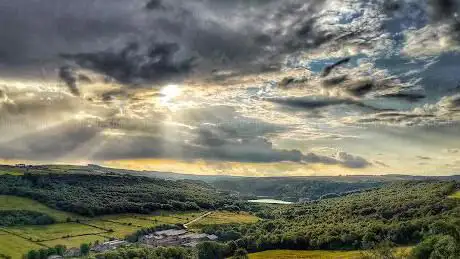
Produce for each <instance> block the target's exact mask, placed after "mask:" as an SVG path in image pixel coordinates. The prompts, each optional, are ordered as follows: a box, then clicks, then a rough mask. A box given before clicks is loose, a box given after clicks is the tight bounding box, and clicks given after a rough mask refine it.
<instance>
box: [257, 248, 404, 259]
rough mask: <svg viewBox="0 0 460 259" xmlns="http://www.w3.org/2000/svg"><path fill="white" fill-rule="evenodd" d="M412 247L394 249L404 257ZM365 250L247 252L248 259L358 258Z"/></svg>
mask: <svg viewBox="0 0 460 259" xmlns="http://www.w3.org/2000/svg"><path fill="white" fill-rule="evenodd" d="M411 249H412V247H398V248H396V249H395V250H394V254H395V255H396V256H401V257H403V258H406V257H407V256H408V255H409V254H410V251H411ZM366 254H367V251H359V250H355V251H328V250H305V251H302V250H270V251H264V252H259V253H253V254H249V259H316V258H318V259H320V258H321V259H323V258H324V259H329V258H330V259H355V258H356V259H358V258H361V257H362V256H363V255H366Z"/></svg>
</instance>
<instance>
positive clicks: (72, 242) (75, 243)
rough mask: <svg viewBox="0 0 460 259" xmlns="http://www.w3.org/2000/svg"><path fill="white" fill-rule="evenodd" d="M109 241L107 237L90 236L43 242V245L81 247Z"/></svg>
mask: <svg viewBox="0 0 460 259" xmlns="http://www.w3.org/2000/svg"><path fill="white" fill-rule="evenodd" d="M107 240H108V238H106V237H102V236H98V235H89V236H78V237H69V238H61V239H56V240H51V241H46V242H42V244H44V245H46V246H49V247H55V246H57V245H64V246H66V247H79V246H80V245H81V244H83V243H87V244H90V243H91V244H94V243H95V242H96V241H99V242H100V243H102V242H104V241H107Z"/></svg>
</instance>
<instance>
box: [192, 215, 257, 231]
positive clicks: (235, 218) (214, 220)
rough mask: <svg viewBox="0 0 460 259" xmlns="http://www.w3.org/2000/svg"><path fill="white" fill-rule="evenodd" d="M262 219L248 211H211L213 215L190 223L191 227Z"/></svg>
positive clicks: (241, 222) (253, 221) (243, 222)
mask: <svg viewBox="0 0 460 259" xmlns="http://www.w3.org/2000/svg"><path fill="white" fill-rule="evenodd" d="M259 220H260V219H259V218H258V217H256V216H253V215H251V214H249V213H246V212H240V213H235V212H221V211H216V212H213V213H211V215H209V216H207V217H205V218H202V219H201V220H199V221H196V222H194V223H192V224H191V225H190V227H191V228H200V227H203V226H207V225H221V224H232V223H239V224H245V223H247V224H249V223H255V222H257V221H259Z"/></svg>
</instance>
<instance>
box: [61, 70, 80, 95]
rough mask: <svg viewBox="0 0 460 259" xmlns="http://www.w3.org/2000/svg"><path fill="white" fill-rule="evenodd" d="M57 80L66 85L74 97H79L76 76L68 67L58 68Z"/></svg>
mask: <svg viewBox="0 0 460 259" xmlns="http://www.w3.org/2000/svg"><path fill="white" fill-rule="evenodd" d="M59 78H60V79H61V80H62V81H63V82H64V83H65V84H66V86H67V88H69V91H70V92H71V93H72V94H73V95H75V96H80V90H78V86H77V79H78V78H77V74H76V73H75V71H73V70H72V68H71V67H69V66H62V67H60V68H59Z"/></svg>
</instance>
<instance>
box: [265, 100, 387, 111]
mask: <svg viewBox="0 0 460 259" xmlns="http://www.w3.org/2000/svg"><path fill="white" fill-rule="evenodd" d="M264 100H265V101H268V102H272V103H276V104H281V105H284V106H287V107H292V108H299V109H305V110H313V109H321V108H326V107H329V106H336V105H355V106H358V107H361V108H365V109H370V110H372V111H383V110H388V109H381V108H377V107H373V106H371V105H367V104H364V103H362V102H360V101H355V100H351V99H337V98H311V97H290V98H266V99H264Z"/></svg>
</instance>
